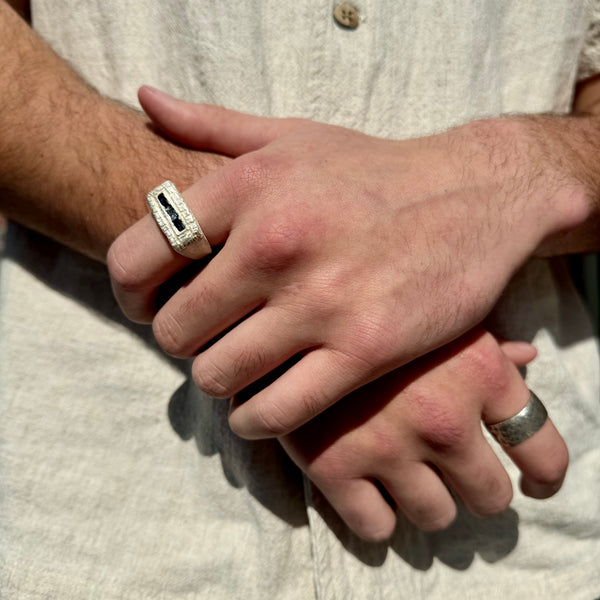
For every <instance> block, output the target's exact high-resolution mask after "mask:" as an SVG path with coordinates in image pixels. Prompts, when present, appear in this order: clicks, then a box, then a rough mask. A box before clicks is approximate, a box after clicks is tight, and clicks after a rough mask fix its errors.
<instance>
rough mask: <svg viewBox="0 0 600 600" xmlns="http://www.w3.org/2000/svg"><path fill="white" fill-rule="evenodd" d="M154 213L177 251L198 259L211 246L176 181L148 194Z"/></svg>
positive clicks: (169, 182) (162, 184)
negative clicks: (176, 185)
mask: <svg viewBox="0 0 600 600" xmlns="http://www.w3.org/2000/svg"><path fill="white" fill-rule="evenodd" d="M146 200H147V201H148V206H149V207H150V211H151V212H152V216H153V217H154V220H155V221H156V224H157V225H158V226H159V227H160V230H161V231H162V232H163V233H164V234H165V237H166V238H167V240H169V244H171V247H172V248H173V250H175V252H178V253H179V254H182V255H183V256H186V257H187V258H191V259H192V260H197V259H199V258H202V257H204V256H206V255H208V254H210V253H211V247H210V244H209V242H208V240H207V239H206V236H205V235H204V232H203V231H202V229H201V228H200V225H198V221H196V217H194V215H193V214H192V213H191V211H190V209H189V208H188V206H187V204H186V203H185V200H184V199H183V197H182V195H181V194H180V193H179V191H178V190H177V188H176V187H175V184H173V183H172V182H171V181H165V182H164V183H161V184H160V185H159V186H158V187H156V188H154V189H153V190H152V191H151V192H150V193H148V195H147V196H146Z"/></svg>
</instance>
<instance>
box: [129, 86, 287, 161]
mask: <svg viewBox="0 0 600 600" xmlns="http://www.w3.org/2000/svg"><path fill="white" fill-rule="evenodd" d="M138 99H139V101H140V104H141V105H142V108H143V109H144V111H146V114H147V115H148V116H149V117H150V119H152V122H153V123H154V124H155V125H156V127H157V128H158V129H159V130H160V131H161V132H162V133H164V134H165V135H166V136H167V137H168V138H170V139H172V140H174V141H176V142H178V143H180V144H183V145H185V146H188V147H191V148H194V149H197V150H200V149H201V150H209V151H212V152H220V153H221V154H226V155H228V156H232V157H236V156H239V155H241V154H245V153H247V152H252V151H253V150H258V149H259V148H262V147H263V146H265V145H266V144H268V143H269V142H271V141H273V140H274V139H276V138H278V137H279V136H281V135H282V134H284V133H285V132H287V131H289V130H290V129H291V128H293V127H295V126H296V125H297V123H298V120H297V119H271V118H267V117H256V116H253V115H248V114H245V113H241V112H237V111H234V110H229V109H226V108H223V107H221V106H213V105H211V104H192V103H191V102H184V101H183V100H178V99H176V98H173V97H172V96H170V95H168V94H166V93H165V92H161V91H160V90H157V89H156V88H153V87H150V86H147V85H145V86H142V87H141V88H140V89H139V91H138Z"/></svg>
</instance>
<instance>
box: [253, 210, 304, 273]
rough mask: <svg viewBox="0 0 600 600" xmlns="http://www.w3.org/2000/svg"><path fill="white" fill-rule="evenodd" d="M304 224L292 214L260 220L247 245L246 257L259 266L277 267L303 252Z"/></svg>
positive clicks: (292, 260)
mask: <svg viewBox="0 0 600 600" xmlns="http://www.w3.org/2000/svg"><path fill="white" fill-rule="evenodd" d="M305 237H306V236H305V227H304V225H303V224H302V223H301V222H298V221H297V220H295V219H294V218H293V216H292V215H287V216H283V215H282V216H275V217H272V218H270V219H266V220H263V221H262V222H261V223H260V224H259V225H258V227H257V228H256V231H255V232H254V236H253V239H252V241H251V243H250V244H249V246H248V254H247V260H248V261H249V262H250V263H251V264H252V265H253V266H254V267H255V268H258V269H260V270H269V271H278V270H282V269H284V268H286V267H288V266H289V265H290V264H292V263H293V262H295V261H296V260H297V259H298V258H300V257H301V256H302V255H303V254H304V247H305V244H304V242H305Z"/></svg>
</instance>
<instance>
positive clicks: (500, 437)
mask: <svg viewBox="0 0 600 600" xmlns="http://www.w3.org/2000/svg"><path fill="white" fill-rule="evenodd" d="M547 419H548V412H547V411H546V407H545V406H544V405H543V404H542V402H541V400H540V399H539V398H538V397H537V396H536V395H535V394H534V393H533V392H532V391H531V390H529V402H527V406H525V408H524V409H523V410H522V411H521V412H519V413H517V414H516V415H515V416H514V417H510V418H509V419H505V420H504V421H500V422H499V423H492V424H486V427H487V428H488V431H489V432H490V433H491V434H492V435H493V436H494V437H495V438H496V440H497V441H498V442H499V443H500V445H502V446H505V447H510V446H516V445H517V444H520V443H521V442H524V441H525V440H527V439H529V438H530V437H531V436H532V435H533V434H535V433H537V432H538V431H539V430H540V429H541V428H542V425H543V424H544V423H545V422H546V420H547Z"/></svg>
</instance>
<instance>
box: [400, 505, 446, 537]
mask: <svg viewBox="0 0 600 600" xmlns="http://www.w3.org/2000/svg"><path fill="white" fill-rule="evenodd" d="M454 519H456V505H454V504H453V505H452V506H451V507H449V508H446V509H445V510H444V511H440V510H439V509H438V508H435V509H431V508H430V509H428V510H424V511H422V512H421V513H420V514H417V515H414V516H413V517H412V519H411V520H412V521H413V523H414V524H415V525H416V526H417V527H418V528H419V529H420V530H421V531H443V530H444V529H448V527H450V525H452V523H453V522H454Z"/></svg>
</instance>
